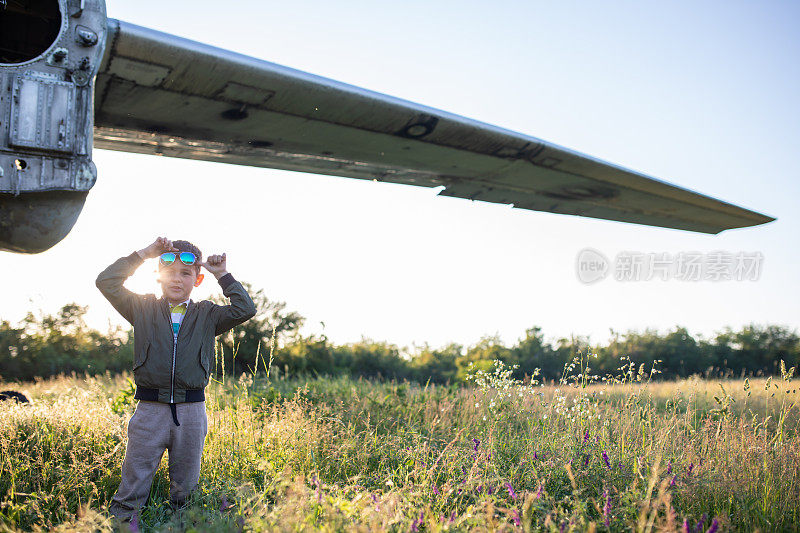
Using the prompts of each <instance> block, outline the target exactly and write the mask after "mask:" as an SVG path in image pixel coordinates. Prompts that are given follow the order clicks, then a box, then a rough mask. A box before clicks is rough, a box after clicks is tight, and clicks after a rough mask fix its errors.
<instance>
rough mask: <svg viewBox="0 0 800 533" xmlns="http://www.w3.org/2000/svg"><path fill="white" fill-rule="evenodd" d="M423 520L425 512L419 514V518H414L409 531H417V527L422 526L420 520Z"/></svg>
mask: <svg viewBox="0 0 800 533" xmlns="http://www.w3.org/2000/svg"><path fill="white" fill-rule="evenodd" d="M424 518H425V511H422V512H421V513H419V518H415V519H414V521H413V522H411V531H419V526H420V524H422V520H423V519H424Z"/></svg>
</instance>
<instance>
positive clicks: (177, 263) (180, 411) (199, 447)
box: [96, 237, 256, 521]
mask: <svg viewBox="0 0 800 533" xmlns="http://www.w3.org/2000/svg"><path fill="white" fill-rule="evenodd" d="M155 257H158V258H159V266H158V270H159V275H158V282H159V283H160V284H161V289H162V292H163V296H162V297H161V298H156V297H155V295H153V294H146V295H139V294H134V293H133V292H131V291H129V290H128V289H126V288H125V287H123V286H122V284H123V282H124V281H125V279H126V278H127V277H128V276H130V275H131V274H133V272H134V271H135V270H136V268H137V267H138V266H139V265H141V264H142V262H143V261H144V260H145V259H148V258H155ZM202 257H203V256H202V253H201V252H200V250H199V249H198V248H197V247H196V246H194V245H193V244H191V243H189V242H187V241H170V240H168V239H166V238H165V237H159V238H157V239H156V240H155V242H153V244H151V245H150V246H148V247H146V248H143V249H141V250H139V251H138V252H134V253H132V254H131V255H129V256H127V257H121V258H119V259H117V260H116V261H115V262H114V263H112V264H111V265H110V266H109V267H108V268H106V269H105V270H104V271H103V272H101V273H100V275H99V276H98V277H97V282H96V283H97V288H98V289H100V292H102V293H103V296H105V297H106V298H107V299H108V301H109V302H111V305H113V306H114V308H115V309H116V310H117V311H119V313H120V314H121V315H122V316H123V317H124V318H125V320H127V321H128V322H130V323H131V324H132V325H133V331H134V362H133V376H134V380H135V382H136V394H135V395H134V398H135V399H137V400H139V403H138V404H137V405H136V411H135V412H134V413H133V416H132V417H131V419H130V421H129V422H128V445H127V448H126V450H125V460H124V462H123V464H122V480H121V482H120V484H119V489H118V490H117V493H116V494H115V495H114V497H113V498H112V500H111V504H110V505H109V512H110V513H111V514H112V515H114V516H115V517H116V518H117V519H119V520H121V521H127V520H130V519H131V517H132V516H133V515H134V514H137V513H138V510H139V508H140V507H142V506H143V505H144V504H145V502H146V501H147V497H148V495H149V493H150V485H151V483H152V481H153V476H154V475H155V473H156V470H157V469H158V465H159V464H160V463H161V456H162V455H163V453H164V450H165V449H166V450H168V451H169V478H170V488H169V498H170V504H171V505H172V506H173V508H177V507H179V506H181V505H183V503H184V502H185V500H186V498H187V496H188V495H189V492H190V491H191V490H192V489H193V488H194V487H195V486H196V485H197V482H198V480H199V478H200V462H201V458H202V455H203V443H204V441H205V436H206V433H207V432H208V420H207V418H206V409H205V394H204V389H205V386H206V385H207V384H208V380H209V373H210V371H211V368H212V364H213V359H214V337H215V336H216V335H220V334H222V333H224V332H226V331H228V330H229V329H231V328H232V327H234V326H237V325H239V324H241V323H243V322H245V321H246V320H248V319H250V318H252V317H253V316H254V315H255V314H256V308H255V305H254V304H253V301H252V300H251V299H250V296H249V295H248V294H247V291H245V289H244V287H242V284H241V283H239V282H238V281H236V280H235V279H233V276H232V275H230V274H229V273H228V271H227V269H226V257H225V254H222V255H212V256H211V257H209V258H208V259H207V260H206V261H205V262H203V261H202ZM201 266H203V267H205V268H206V270H208V271H209V272H211V273H212V274H213V275H214V276H215V277H216V278H217V281H218V282H219V284H220V286H221V287H222V292H223V294H224V295H225V296H227V297H228V298H230V301H231V303H230V305H217V304H214V303H212V302H210V301H207V300H205V301H201V302H194V301H192V300H191V299H190V298H189V296H190V294H191V292H192V289H193V288H194V287H196V286H198V285H200V282H201V281H202V280H203V275H202V274H200V267H201Z"/></svg>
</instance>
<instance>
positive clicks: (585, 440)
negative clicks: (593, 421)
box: [583, 428, 589, 443]
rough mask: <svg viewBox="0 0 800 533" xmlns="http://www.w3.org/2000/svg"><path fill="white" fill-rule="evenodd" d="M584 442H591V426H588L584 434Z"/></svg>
mask: <svg viewBox="0 0 800 533" xmlns="http://www.w3.org/2000/svg"><path fill="white" fill-rule="evenodd" d="M583 442H584V443H586V442H589V428H586V433H584V434H583Z"/></svg>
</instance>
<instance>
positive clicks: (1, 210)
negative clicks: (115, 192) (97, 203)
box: [0, 191, 87, 254]
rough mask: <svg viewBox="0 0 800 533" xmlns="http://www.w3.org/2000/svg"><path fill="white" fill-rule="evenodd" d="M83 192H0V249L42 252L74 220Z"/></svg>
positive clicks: (61, 234) (83, 197)
mask: <svg viewBox="0 0 800 533" xmlns="http://www.w3.org/2000/svg"><path fill="white" fill-rule="evenodd" d="M86 194H87V192H86V191H47V192H28V193H24V194H19V195H14V194H0V249H2V250H6V251H10V252H20V253H28V254H34V253H39V252H43V251H45V250H47V249H49V248H51V247H53V246H54V245H55V244H57V243H58V242H59V241H61V239H63V238H64V237H66V236H67V234H68V233H69V232H70V230H71V229H72V226H74V225H75V221H77V220H78V215H80V214H81V210H82V209H83V204H84V202H85V201H86Z"/></svg>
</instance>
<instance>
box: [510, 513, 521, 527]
mask: <svg viewBox="0 0 800 533" xmlns="http://www.w3.org/2000/svg"><path fill="white" fill-rule="evenodd" d="M511 520H512V521H513V522H514V525H515V526H517V527H519V524H520V519H519V511H517V510H516V509H514V512H513V513H512V514H511Z"/></svg>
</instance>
